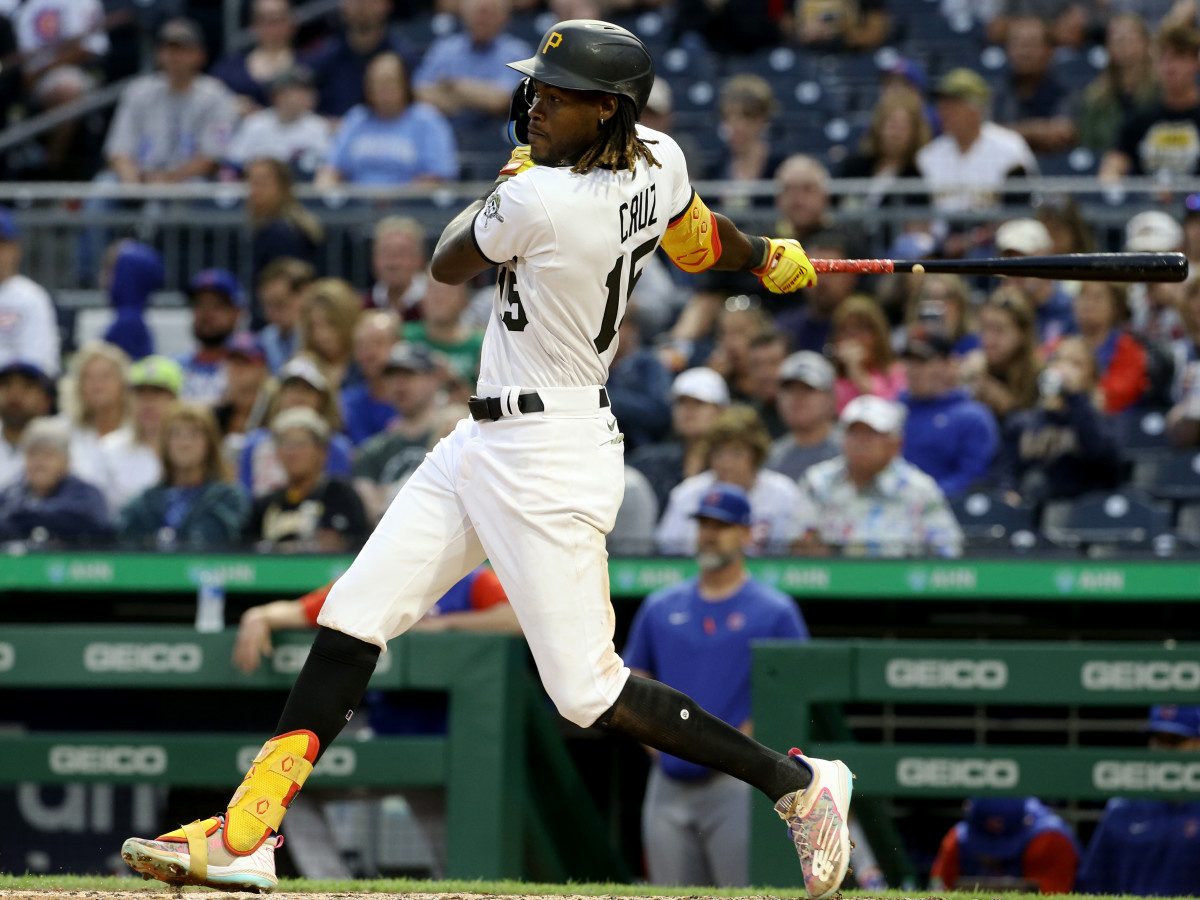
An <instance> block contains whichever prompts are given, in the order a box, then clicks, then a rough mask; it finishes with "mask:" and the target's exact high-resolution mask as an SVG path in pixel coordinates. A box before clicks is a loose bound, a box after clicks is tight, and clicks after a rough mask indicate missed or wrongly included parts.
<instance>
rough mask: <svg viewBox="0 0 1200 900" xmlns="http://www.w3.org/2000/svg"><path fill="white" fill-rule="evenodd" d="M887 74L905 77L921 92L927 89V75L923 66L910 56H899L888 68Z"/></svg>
mask: <svg viewBox="0 0 1200 900" xmlns="http://www.w3.org/2000/svg"><path fill="white" fill-rule="evenodd" d="M888 74H889V75H899V76H900V77H902V78H907V79H908V80H909V81H911V82H912V83H913V86H914V87H915V88H916V89H917V90H919V91H920V92H921V93H925V92H926V91H927V90H929V76H928V75H926V74H925V67H924V66H922V65H921V64H920V63H919V62H917V61H916V60H915V59H912V58H911V57H907V56H901V57H899V58H898V59H897V60H896V61H895V62H894V63H892V67H891V68H890V69H888Z"/></svg>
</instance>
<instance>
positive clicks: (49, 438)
mask: <svg viewBox="0 0 1200 900" xmlns="http://www.w3.org/2000/svg"><path fill="white" fill-rule="evenodd" d="M70 445H71V432H70V427H69V426H68V425H67V423H66V422H64V421H63V420H61V419H49V418H41V419H35V420H34V421H32V422H30V423H29V427H28V428H27V429H26V430H25V433H24V434H23V435H22V436H21V450H22V452H23V453H24V456H25V465H24V475H23V477H22V478H21V479H20V480H19V481H17V482H16V483H14V484H12V485H10V486H9V487H7V488H5V490H4V491H3V493H0V540H29V539H31V538H32V539H33V540H34V541H37V542H39V543H41V542H43V541H46V540H54V541H57V542H63V543H76V542H80V541H97V540H101V539H103V538H107V537H109V536H111V534H112V521H111V518H110V516H109V513H108V506H107V505H106V504H105V502H104V496H103V495H102V494H101V493H100V491H99V490H98V489H97V488H96V487H95V486H94V485H92V484H89V483H88V482H86V481H84V480H82V479H81V478H78V477H76V476H74V475H71V474H69V470H70V465H71V453H70Z"/></svg>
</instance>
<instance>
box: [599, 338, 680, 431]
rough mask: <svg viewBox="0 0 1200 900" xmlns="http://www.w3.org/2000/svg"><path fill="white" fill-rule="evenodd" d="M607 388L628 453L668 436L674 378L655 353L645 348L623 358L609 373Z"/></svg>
mask: <svg viewBox="0 0 1200 900" xmlns="http://www.w3.org/2000/svg"><path fill="white" fill-rule="evenodd" d="M607 388H608V396H609V399H610V400H611V401H612V412H613V415H614V416H616V417H617V422H618V423H620V426H621V432H622V433H623V434H624V435H625V441H626V447H625V452H626V453H628V452H630V451H631V450H633V449H635V448H637V447H643V446H645V445H646V444H649V443H651V442H652V441H657V440H659V439H661V438H663V437H665V436H666V433H667V431H668V430H669V429H670V427H671V405H670V404H669V403H668V402H667V395H668V394H669V393H670V392H671V374H670V373H669V372H668V371H667V368H666V366H664V365H663V364H662V362H661V361H660V360H659V358H658V356H657V354H655V353H654V351H653V350H647V349H645V348H642V349H638V350H635V351H633V353H630V354H629V355H628V356H625V357H622V358H621V359H620V360H619V361H618V362H617V363H616V364H615V365H614V366H613V367H612V369H611V370H610V371H609V373H608V385H607Z"/></svg>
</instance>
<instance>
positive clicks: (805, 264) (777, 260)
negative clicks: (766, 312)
mask: <svg viewBox="0 0 1200 900" xmlns="http://www.w3.org/2000/svg"><path fill="white" fill-rule="evenodd" d="M766 241H767V261H766V262H765V263H763V265H762V266H761V267H759V268H757V269H751V270H750V272H751V274H753V275H755V276H757V277H758V280H759V281H760V282H762V286H763V287H765V288H766V289H767V290H768V291H770V292H771V293H772V294H789V293H791V292H792V291H798V290H800V288H806V287H812V286H813V285H814V284H816V283H817V273H816V271H815V270H814V269H813V265H812V263H811V262H809V261H808V254H807V253H805V252H804V248H803V247H801V246H800V242H799V241H793V240H791V239H784V238H767V239H766Z"/></svg>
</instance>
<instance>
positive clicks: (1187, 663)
mask: <svg viewBox="0 0 1200 900" xmlns="http://www.w3.org/2000/svg"><path fill="white" fill-rule="evenodd" d="M1079 679H1080V681H1081V682H1082V683H1083V686H1084V688H1085V689H1086V690H1089V691H1197V690H1200V662H1195V661H1194V660H1179V661H1178V662H1168V661H1167V660H1165V659H1163V660H1149V661H1147V662H1140V661H1138V660H1124V659H1117V660H1110V659H1093V660H1089V661H1087V662H1085V663H1084V664H1083V668H1082V669H1080V672H1079Z"/></svg>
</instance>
